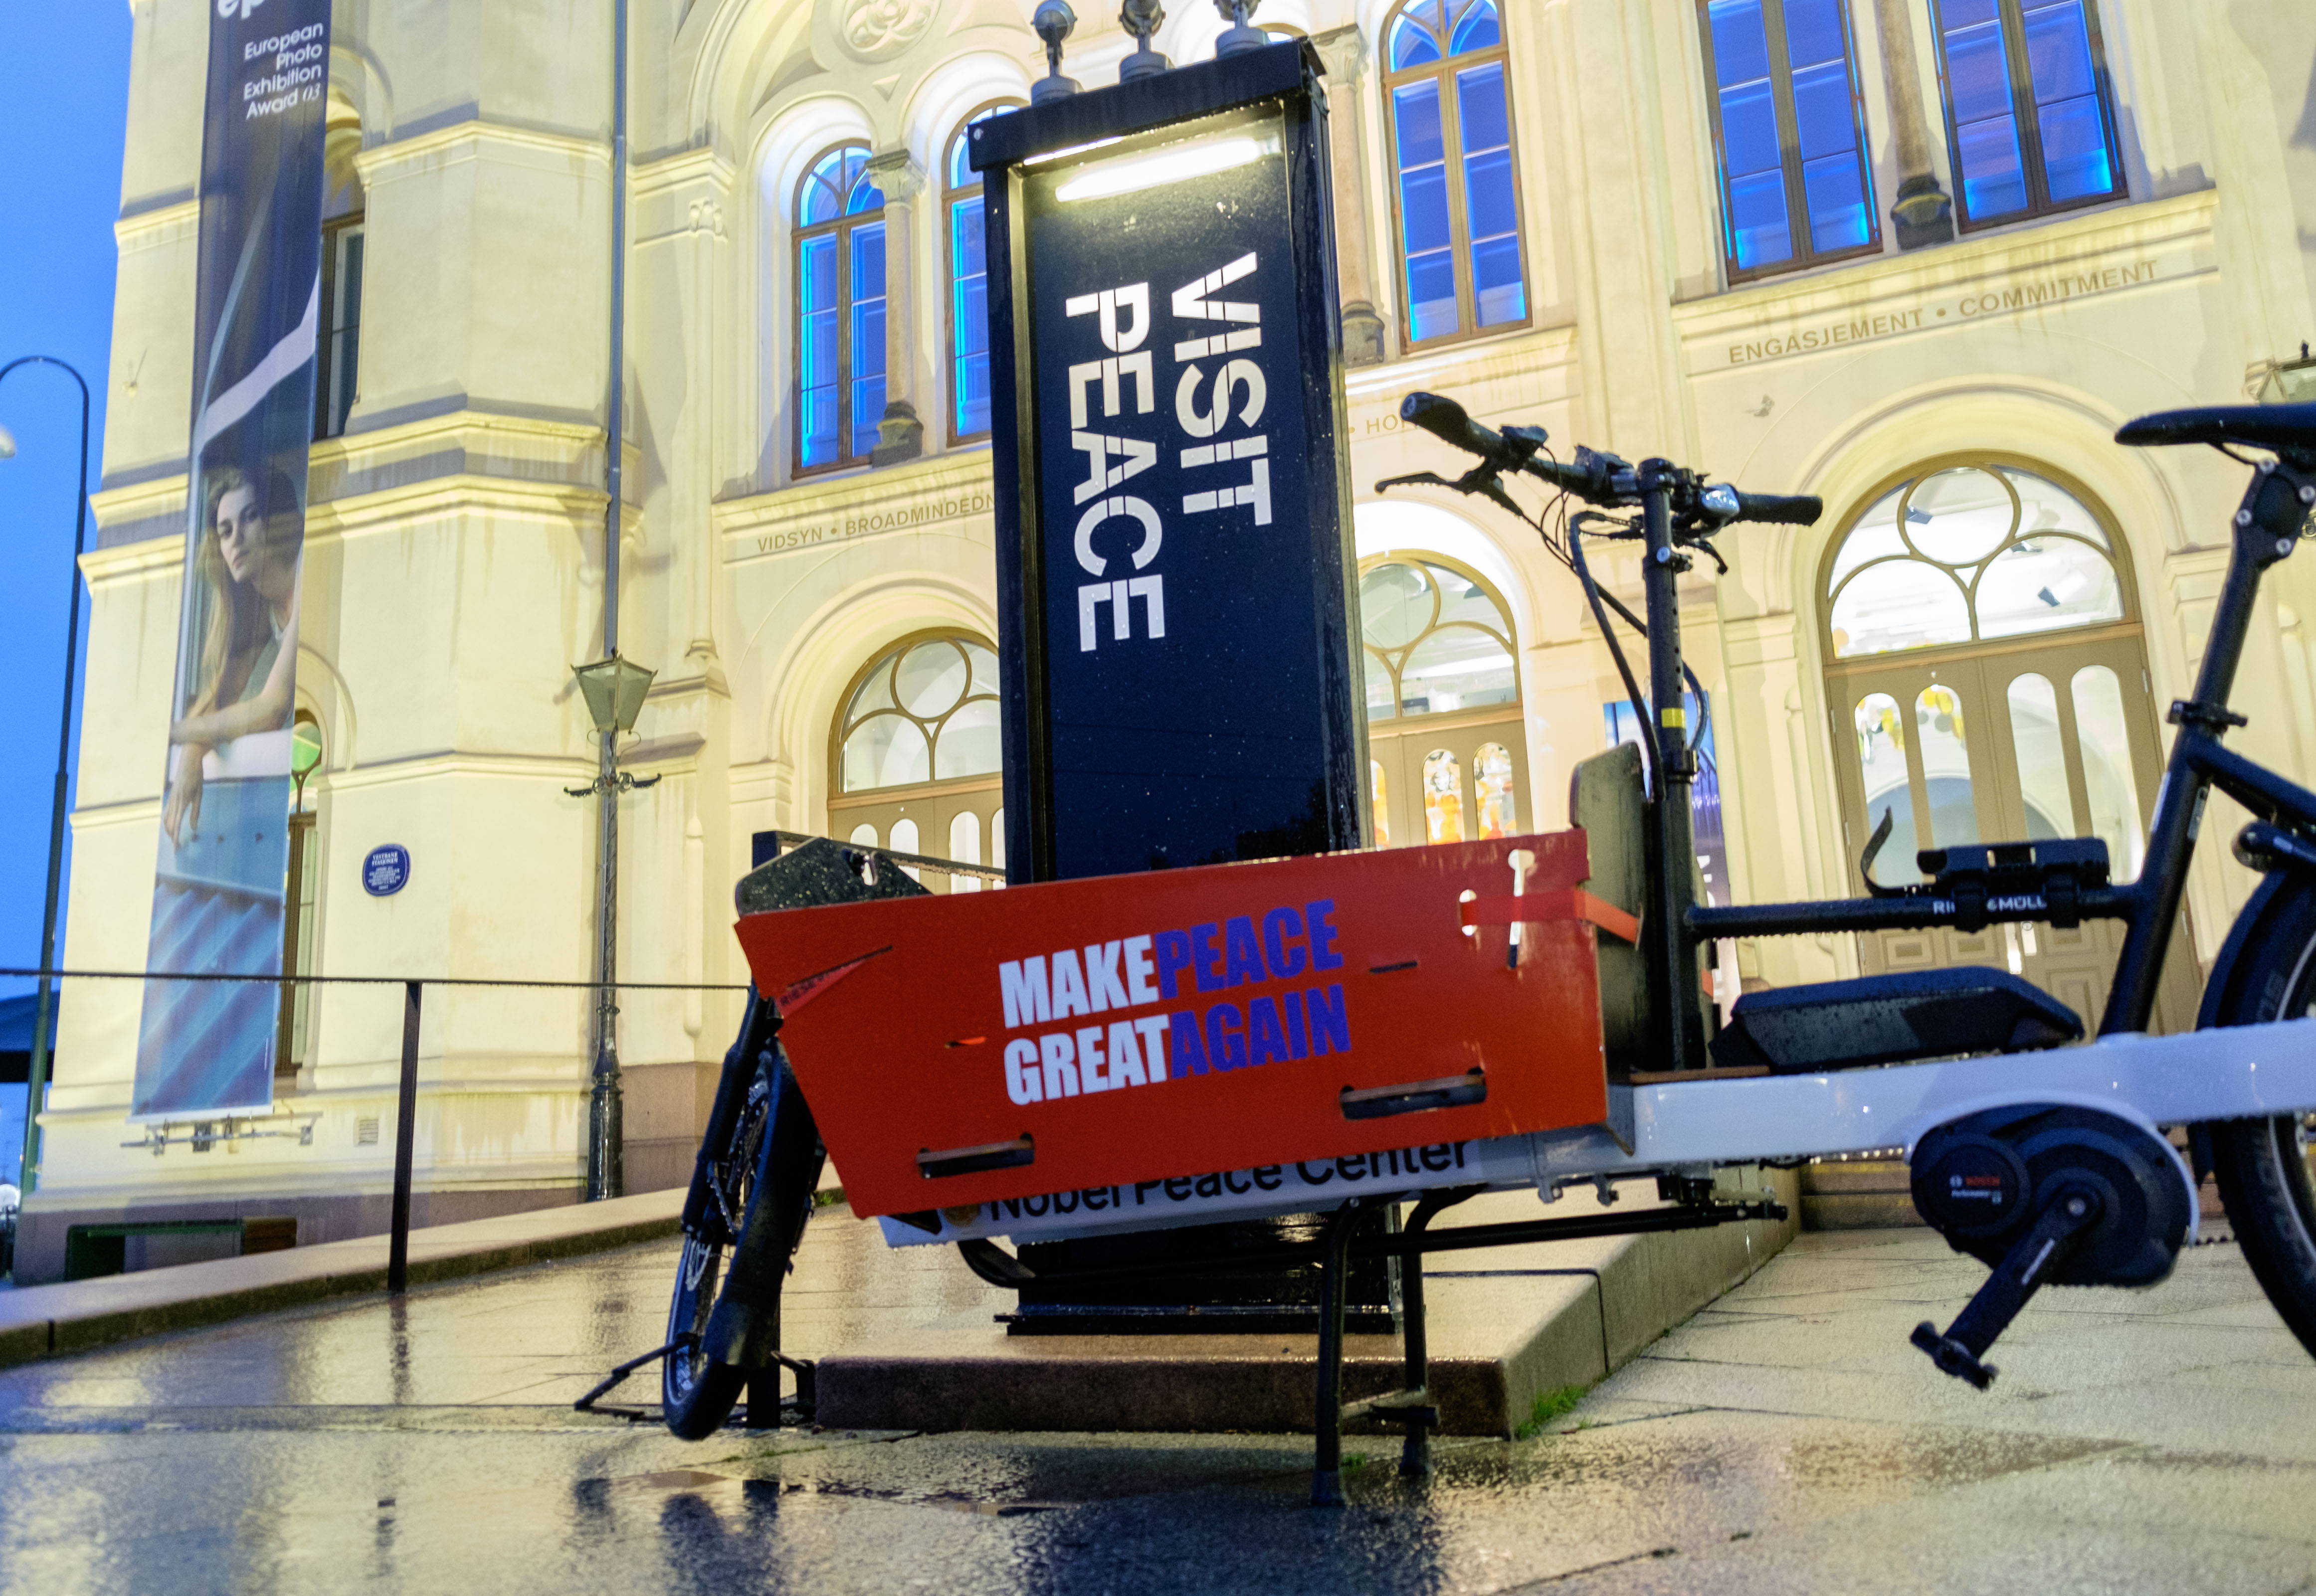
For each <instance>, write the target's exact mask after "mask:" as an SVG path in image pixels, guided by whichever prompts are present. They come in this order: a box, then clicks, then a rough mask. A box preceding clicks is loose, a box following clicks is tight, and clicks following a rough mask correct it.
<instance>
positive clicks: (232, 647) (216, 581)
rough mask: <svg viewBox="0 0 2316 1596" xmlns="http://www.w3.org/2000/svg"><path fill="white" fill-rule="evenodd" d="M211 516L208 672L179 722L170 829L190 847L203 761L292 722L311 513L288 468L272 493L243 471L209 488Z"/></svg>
mask: <svg viewBox="0 0 2316 1596" xmlns="http://www.w3.org/2000/svg"><path fill="white" fill-rule="evenodd" d="M204 487H205V489H206V497H207V501H208V505H209V512H208V514H207V515H206V516H205V517H204V518H203V520H202V528H203V531H202V536H201V539H200V545H199V547H198V548H196V549H195V551H194V554H193V575H194V578H195V580H196V581H199V582H200V584H201V585H202V586H203V588H204V589H205V590H206V598H207V610H208V613H207V615H206V616H205V617H204V625H203V627H202V637H201V643H200V669H199V674H198V675H197V676H196V678H195V679H194V682H193V690H192V696H190V697H188V698H187V699H186V701H185V705H184V713H183V716H182V717H181V718H179V719H178V720H175V721H174V722H172V723H170V726H169V794H168V801H167V802H166V804H165V807H164V809H163V811H162V817H161V825H162V828H163V829H165V830H166V831H167V832H168V834H169V840H170V841H171V842H172V843H173V844H176V845H179V846H182V845H183V842H184V840H185V838H184V829H185V828H186V827H188V826H193V827H198V826H199V825H200V818H201V774H202V773H201V760H202V758H203V756H205V755H207V754H209V752H211V751H212V750H213V749H217V748H218V747H219V746H220V745H222V744H224V743H227V742H230V741H232V740H234V739H235V738H237V737H242V736H245V735H247V734H248V733H250V732H274V731H279V730H281V728H282V727H285V726H287V725H288V724H289V723H290V711H291V709H292V707H293V706H292V705H291V702H290V699H291V691H292V684H293V683H294V681H295V679H296V671H297V657H298V555H299V553H300V551H301V550H302V548H303V546H304V544H305V537H306V517H305V512H304V510H303V508H302V507H301V506H300V505H299V504H298V494H297V491H296V490H295V489H294V488H292V487H291V486H290V480H289V478H288V477H286V476H284V475H283V474H281V473H280V472H278V471H277V472H272V473H271V474H268V476H267V477H266V481H265V492H263V494H262V495H261V494H260V493H259V492H258V489H257V484H256V483H253V482H251V481H250V479H249V477H248V476H247V475H246V474H244V473H243V472H242V471H241V470H240V469H239V468H238V467H236V466H232V465H226V466H220V467H218V468H217V469H215V470H213V471H211V472H209V474H208V478H207V481H206V483H205V484H204Z"/></svg>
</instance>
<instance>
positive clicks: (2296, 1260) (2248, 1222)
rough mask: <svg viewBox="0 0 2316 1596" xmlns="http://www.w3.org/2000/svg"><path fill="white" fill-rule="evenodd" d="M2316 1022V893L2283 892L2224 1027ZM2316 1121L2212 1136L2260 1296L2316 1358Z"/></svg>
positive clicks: (2215, 1131) (2244, 968) (2232, 1125)
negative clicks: (2313, 1147)
mask: <svg viewBox="0 0 2316 1596" xmlns="http://www.w3.org/2000/svg"><path fill="white" fill-rule="evenodd" d="M2310 1015H2316V891H2312V890H2310V889H2307V888H2304V887H2303V888H2300V889H2297V890H2290V891H2285V892H2282V893H2279V894H2277V895H2276V897H2275V898H2274V899H2273V900H2270V902H2269V903H2268V904H2267V907H2266V908H2265V909H2263V910H2262V911H2261V913H2260V919H2259V921H2258V925H2256V926H2255V927H2254V928H2253V930H2252V933H2251V935H2250V936H2249V938H2248V939H2247V940H2246V943H2245V953H2244V956H2243V958H2242V960H2241V961H2240V962H2239V963H2238V964H2237V965H2236V967H2235V969H2234V970H2233V971H2231V973H2230V976H2229V980H2228V988H2227V990H2225V991H2224V992H2222V993H2221V994H2220V995H2219V998H2218V1002H2217V1004H2216V1006H2215V1018H2216V1020H2217V1022H2218V1023H2219V1024H2222V1025H2256V1024H2265V1023H2267V1022H2268V1021H2271V1020H2288V1019H2302V1018H2306V1017H2308V1016H2310ZM2312 1129H2316V1115H2309V1114H2286V1115H2282V1116H2278V1117H2276V1118H2272V1119H2258V1120H2230V1121H2225V1122H2221V1123H2218V1124H2215V1125H2214V1126H2212V1127H2211V1140H2212V1173H2213V1175H2214V1176H2215V1177H2216V1178H2217V1180H2218V1182H2219V1187H2220V1197H2221V1200H2222V1201H2224V1202H2225V1203H2226V1204H2227V1210H2228V1223H2229V1225H2230V1226H2231V1228H2233V1229H2234V1231H2235V1234H2236V1240H2237V1242H2238V1244H2239V1245H2240V1246H2241V1247H2242V1248H2243V1255H2244V1262H2245V1263H2247V1264H2250V1265H2251V1272H2252V1274H2253V1275H2254V1276H2255V1277H2256V1278H2257V1279H2258V1281H2259V1283H2260V1289H2261V1290H2264V1291H2266V1292H2267V1299H2268V1301H2269V1302H2270V1303H2272V1304H2274V1305H2275V1308H2276V1313H2277V1314H2278V1315H2280V1316H2281V1317H2283V1320H2284V1322H2285V1324H2286V1325H2288V1326H2291V1329H2292V1333H2293V1334H2294V1335H2296V1336H2298V1337H2299V1338H2300V1344H2301V1345H2302V1346H2303V1347H2306V1348H2307V1349H2308V1350H2309V1352H2311V1353H2316V1167H2312V1165H2311V1160H2310V1155H2309V1139H2310V1133H2311V1131H2312Z"/></svg>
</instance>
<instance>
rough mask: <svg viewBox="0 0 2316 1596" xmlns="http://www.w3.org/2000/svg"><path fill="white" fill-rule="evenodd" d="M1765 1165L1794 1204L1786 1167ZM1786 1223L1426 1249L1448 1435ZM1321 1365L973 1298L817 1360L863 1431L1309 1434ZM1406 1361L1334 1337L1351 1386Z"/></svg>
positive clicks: (1368, 1387)
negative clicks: (1006, 1317)
mask: <svg viewBox="0 0 2316 1596" xmlns="http://www.w3.org/2000/svg"><path fill="white" fill-rule="evenodd" d="M1771 1175H1772V1176H1773V1177H1774V1178H1773V1182H1772V1184H1773V1185H1775V1187H1776V1188H1777V1190H1778V1191H1779V1192H1780V1193H1782V1195H1783V1197H1784V1200H1785V1201H1786V1206H1787V1208H1788V1209H1789V1210H1798V1202H1797V1200H1796V1199H1797V1192H1796V1190H1795V1182H1794V1178H1793V1176H1792V1175H1788V1174H1785V1173H1783V1172H1774V1171H1773V1172H1771ZM1561 1201H1563V1203H1564V1204H1581V1205H1582V1206H1583V1207H1584V1208H1585V1209H1588V1210H1589V1209H1590V1205H1591V1203H1592V1199H1591V1198H1590V1196H1583V1197H1575V1196H1565V1197H1563V1199H1562V1200H1561ZM1618 1201H1619V1202H1620V1203H1622V1204H1625V1205H1628V1206H1629V1207H1631V1208H1634V1209H1642V1208H1651V1207H1655V1206H1657V1200H1656V1196H1655V1191H1654V1185H1653V1183H1649V1182H1626V1183H1623V1184H1621V1185H1620V1186H1619V1188H1618ZM1542 1211H1543V1210H1540V1209H1539V1206H1538V1204H1537V1199H1536V1198H1535V1197H1534V1196H1533V1195H1531V1194H1528V1193H1492V1194H1491V1195H1488V1196H1483V1197H1480V1198H1475V1199H1474V1200H1473V1201H1470V1202H1466V1203H1464V1204H1462V1205H1460V1206H1458V1207H1456V1208H1454V1209H1450V1210H1448V1211H1447V1212H1446V1213H1444V1214H1442V1215H1441V1216H1440V1217H1439V1219H1438V1220H1437V1221H1436V1222H1435V1228H1439V1229H1441V1230H1448V1229H1454V1228H1463V1227H1468V1226H1474V1225H1484V1224H1497V1223H1502V1222H1506V1221H1510V1220H1516V1219H1534V1218H1537V1217H1538V1215H1539V1214H1540V1213H1541V1212H1542ZM1796 1233H1797V1232H1796V1226H1795V1222H1794V1220H1792V1219H1786V1220H1785V1221H1782V1222H1775V1223H1773V1222H1768V1221H1753V1222H1749V1223H1744V1224H1732V1225H1723V1226H1718V1227H1715V1228H1712V1229H1706V1230H1687V1231H1669V1232H1663V1233H1660V1234H1656V1235H1643V1236H1624V1237H1600V1238H1597V1239H1592V1240H1585V1241H1563V1242H1549V1243H1531V1244H1526V1245H1522V1246H1507V1247H1496V1248H1488V1249H1484V1250H1474V1251H1470V1252H1452V1253H1436V1254H1433V1255H1430V1264H1432V1265H1433V1266H1432V1267H1428V1268H1427V1269H1426V1270H1425V1272H1424V1281H1425V1284H1424V1292H1425V1299H1426V1301H1427V1304H1428V1307H1429V1315H1428V1317H1429V1319H1430V1375H1431V1379H1430V1387H1431V1392H1432V1396H1433V1398H1434V1400H1435V1402H1436V1403H1437V1405H1438V1406H1439V1410H1440V1428H1441V1431H1442V1432H1443V1433H1446V1434H1449V1435H1511V1434H1514V1433H1516V1432H1518V1431H1519V1429H1520V1428H1521V1427H1522V1426H1523V1425H1525V1424H1527V1423H1528V1422H1529V1421H1530V1420H1531V1418H1532V1417H1533V1415H1534V1414H1535V1412H1536V1408H1537V1400H1538V1399H1539V1398H1540V1397H1545V1396H1547V1395H1548V1394H1550V1393H1553V1392H1555V1391H1560V1390H1563V1389H1566V1388H1569V1387H1579V1388H1581V1387H1589V1386H1591V1385H1593V1384H1594V1383H1596V1382H1597V1381H1599V1379H1602V1378H1603V1377H1605V1376H1606V1375H1608V1373H1609V1372H1610V1371H1611V1370H1615V1369H1617V1368H1618V1367H1619V1366H1621V1365H1622V1364H1623V1363H1625V1362H1626V1361H1627V1360H1628V1359H1630V1358H1631V1357H1632V1356H1633V1355H1634V1354H1635V1352H1639V1351H1640V1350H1641V1349H1642V1348H1643V1347H1645V1346H1647V1345H1648V1344H1649V1343H1652V1342H1653V1341H1655V1340H1656V1339H1657V1338H1658V1337H1659V1336H1661V1335H1662V1334H1664V1333H1665V1332H1666V1331H1667V1330H1669V1329H1670V1328H1671V1327H1672V1326H1675V1325H1677V1324H1679V1323H1680V1322H1681V1321H1682V1320H1683V1319H1685V1318H1687V1317H1688V1316H1689V1315H1690V1314H1692V1313H1694V1312H1696V1311H1697V1308H1700V1307H1702V1306H1704V1305H1705V1304H1706V1303H1708V1302H1711V1301H1713V1300H1714V1299H1715V1298H1717V1297H1719V1296H1721V1295H1722V1294H1723V1293H1724V1292H1725V1291H1727V1290H1730V1289H1731V1288H1732V1287H1733V1286H1736V1285H1738V1284H1739V1283H1741V1282H1742V1281H1745V1280H1747V1279H1749V1278H1750V1276H1751V1275H1752V1274H1753V1273H1754V1272H1756V1271H1757V1270H1759V1268H1760V1267H1761V1265H1762V1264H1766V1263H1767V1262H1768V1260H1769V1259H1770V1258H1771V1257H1772V1256H1774V1255H1776V1253H1777V1250H1778V1249H1779V1248H1780V1247H1782V1246H1784V1245H1785V1244H1786V1242H1787V1241H1789V1240H1790V1239H1792V1237H1794V1235H1795V1234H1796ZM928 1250H930V1249H928ZM1317 1362H1318V1338H1317V1337H1316V1336H1315V1335H1247V1334H1204V1335H1130V1336H1075V1335H1034V1336H1017V1335H1009V1334H1006V1333H1005V1328H1004V1326H1001V1325H998V1324H996V1323H994V1322H993V1317H992V1316H991V1315H990V1314H989V1313H988V1312H987V1311H985V1310H982V1311H975V1312H966V1313H961V1314H957V1315H953V1316H949V1317H944V1318H941V1319H939V1320H937V1321H934V1322H932V1323H930V1324H926V1325H923V1326H918V1327H916V1328H913V1329H911V1330H909V1331H907V1332H904V1333H902V1334H893V1335H887V1336H883V1337H879V1338H876V1339H873V1340H869V1341H867V1342H865V1343H860V1344H858V1345H854V1346H852V1347H850V1348H848V1349H847V1350H845V1351H843V1352H838V1353H836V1354H834V1355H833V1356H830V1357H827V1358H824V1359H823V1360H822V1361H821V1363H820V1368H819V1386H820V1412H821V1414H822V1416H823V1417H824V1419H825V1420H826V1422H828V1423H834V1424H842V1425H846V1426H851V1427H858V1428H869V1429H889V1428H896V1427H908V1428H913V1429H918V1430H929V1431H952V1430H1002V1431H1061V1430H1066V1431H1083V1430H1095V1431H1129V1432H1150V1431H1174V1432H1228V1431H1237V1432H1279V1431H1287V1432H1296V1431H1300V1432H1308V1431H1309V1430H1310V1429H1311V1426H1312V1423H1313V1406H1312V1404H1313V1399H1314V1395H1315V1393H1316V1389H1317V1372H1316V1371H1317ZM1401 1370H1402V1363H1401V1352H1400V1344H1399V1342H1398V1340H1397V1338H1396V1337H1394V1336H1390V1335H1350V1336H1346V1337H1345V1338H1344V1374H1343V1379H1344V1390H1345V1395H1346V1397H1348V1398H1350V1399H1354V1400H1356V1399H1357V1398H1359V1397H1371V1396H1376V1395H1379V1394H1381V1393H1383V1392H1385V1391H1389V1390H1396V1389H1398V1388H1399V1386H1400V1380H1401Z"/></svg>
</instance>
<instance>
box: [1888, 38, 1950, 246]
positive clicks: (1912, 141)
mask: <svg viewBox="0 0 2316 1596" xmlns="http://www.w3.org/2000/svg"><path fill="white" fill-rule="evenodd" d="M1914 8H1915V0H1874V20H1875V26H1876V28H1877V29H1878V31H1880V33H1881V35H1882V83H1883V86H1884V88H1885V89H1886V90H1887V91H1888V92H1889V95H1890V130H1891V132H1892V133H1893V135H1895V136H1896V138H1897V143H1898V198H1897V201H1896V203H1894V204H1893V205H1892V206H1891V207H1890V219H1891V220H1892V221H1893V222H1895V223H1897V224H1898V247H1899V248H1900V249H1902V250H1912V249H1920V248H1921V247H1922V246H1923V245H1925V244H1948V243H1951V242H1952V241H1953V239H1954V235H1955V229H1954V202H1953V201H1952V200H1950V199H1947V198H1946V191H1945V190H1943V189H1941V188H1939V187H1938V177H1937V172H1936V170H1935V169H1933V168H1932V166H1931V165H1930V125H1929V117H1928V116H1927V115H1926V113H1925V112H1924V111H1923V108H1922V73H1921V67H1920V63H1919V61H1918V59H1917V58H1916V57H1915V54H1914V17H1913V13H1914Z"/></svg>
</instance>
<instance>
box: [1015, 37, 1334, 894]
mask: <svg viewBox="0 0 2316 1596" xmlns="http://www.w3.org/2000/svg"><path fill="white" fill-rule="evenodd" d="M1321 71H1322V67H1321V66H1320V63H1319V58H1318V56H1317V53H1316V52H1315V51H1314V50H1313V49H1311V48H1310V47H1309V46H1308V45H1307V44H1305V43H1303V42H1301V41H1296V42H1293V43H1287V44H1278V45H1271V46H1269V47H1267V48H1264V49H1255V50H1250V51H1248V52H1246V53H1244V54H1242V55H1235V56H1232V57H1228V58H1224V59H1220V60H1216V61H1210V62H1205V63H1201V64H1199V65H1196V66H1191V67H1181V68H1180V69H1178V70H1175V71H1171V72H1163V73H1159V74H1156V75H1152V76H1148V77H1144V78H1139V79H1136V80H1135V81H1133V82H1131V83H1124V84H1118V85H1117V86H1116V87H1114V88H1105V89H1100V90H1095V91H1091V92H1088V93H1078V94H1073V95H1069V96H1066V97H1064V98H1061V99H1058V100H1054V101H1050V102H1047V103H1046V104H1043V105H1037V106H1032V107H1030V108H1029V109H1027V110H1023V111H1015V112H1012V113H1011V114H1010V115H1005V116H998V117H992V118H989V119H987V120H984V121H982V122H978V123H976V124H975V125H974V127H973V129H972V135H971V146H970V148H971V159H972V164H973V165H974V167H975V169H976V170H978V171H979V172H981V173H982V174H983V177H984V191H985V194H986V197H987V199H986V206H987V209H986V215H987V247H988V279H987V280H988V283H989V289H990V313H989V315H990V348H991V357H992V358H991V382H992V388H993V403H992V414H993V416H994V417H995V427H994V438H993V454H994V467H995V485H996V500H997V581H998V609H999V653H1000V665H1001V670H1002V677H1003V681H1004V691H1003V694H1002V703H1003V717H1004V744H1005V778H1006V802H1005V827H1006V834H1005V841H1006V861H1007V865H1008V869H1009V870H1010V872H1011V874H1012V877H1013V879H1014V880H1016V881H1025V882H1037V881H1055V880H1063V879H1069V878H1074V877H1080V876H1089V875H1107V874H1116V873H1125V872H1132V871H1141V870H1149V869H1162V868H1165V867H1168V866H1173V865H1206V864H1214V863H1220V862H1224V861H1228V860H1237V859H1259V858H1276V857H1278V856H1283V855H1290V854H1311V853H1318V852H1323V851H1325V850H1328V849H1334V848H1349V847H1359V846H1361V845H1362V844H1363V843H1364V842H1365V841H1366V831H1367V827H1366V818H1365V816H1366V805H1365V804H1364V803H1363V802H1361V801H1360V794H1361V791H1362V788H1363V786H1364V785H1365V757H1364V754H1363V752H1362V750H1363V749H1364V748H1365V746H1366V724H1365V714H1366V711H1365V700H1364V695H1363V693H1362V691H1361V677H1360V673H1359V669H1358V657H1359V655H1358V640H1357V637H1356V636H1355V630H1356V623H1355V613H1354V607H1353V604H1352V597H1351V596H1352V593H1353V591H1354V582H1355V581H1356V576H1355V568H1354V558H1353V554H1352V548H1351V537H1350V463H1349V458H1348V454H1347V450H1346V433H1345V419H1344V409H1343V397H1342V392H1343V389H1342V350H1341V332H1340V329H1339V325H1338V321H1337V299H1338V295H1337V291H1336V287H1335V264H1334V226H1333V216H1332V198H1331V194H1330V190H1329V186H1328V173H1329V171H1330V167H1329V164H1328V155H1327V146H1326V101H1325V96H1324V93H1323V90H1322V88H1321V86H1320V83H1319V75H1320V73H1321Z"/></svg>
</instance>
